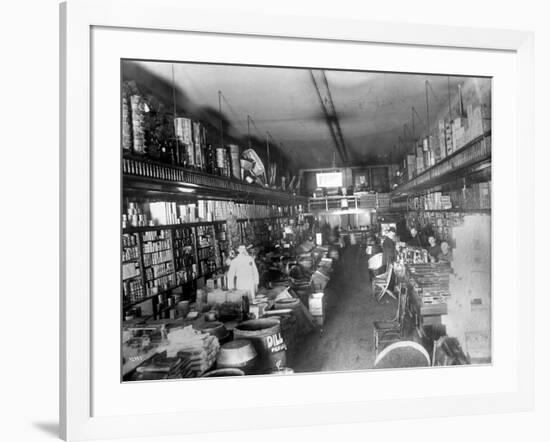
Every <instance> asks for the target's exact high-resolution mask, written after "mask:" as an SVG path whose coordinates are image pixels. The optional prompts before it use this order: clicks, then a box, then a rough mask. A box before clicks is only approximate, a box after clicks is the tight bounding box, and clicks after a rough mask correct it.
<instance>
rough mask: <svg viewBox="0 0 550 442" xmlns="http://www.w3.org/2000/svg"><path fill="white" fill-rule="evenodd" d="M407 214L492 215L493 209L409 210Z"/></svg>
mask: <svg viewBox="0 0 550 442" xmlns="http://www.w3.org/2000/svg"><path fill="white" fill-rule="evenodd" d="M405 211H406V212H417V213H418V212H426V213H429V212H436V213H488V214H490V213H491V209H407V210H405Z"/></svg>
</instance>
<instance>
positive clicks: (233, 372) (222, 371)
mask: <svg viewBox="0 0 550 442" xmlns="http://www.w3.org/2000/svg"><path fill="white" fill-rule="evenodd" d="M244 375H245V373H244V371H242V370H239V369H238V368H219V369H217V370H211V371H207V372H206V373H204V374H203V375H202V376H201V377H202V378H219V377H225V376H244Z"/></svg>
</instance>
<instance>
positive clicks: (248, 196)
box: [123, 158, 307, 204]
mask: <svg viewBox="0 0 550 442" xmlns="http://www.w3.org/2000/svg"><path fill="white" fill-rule="evenodd" d="M123 161H124V168H123V189H124V192H126V193H134V192H137V193H140V194H148V195H151V194H155V193H156V194H158V193H161V194H170V195H178V196H179V197H184V198H189V197H197V198H215V199H227V200H234V201H243V202H244V201H250V200H255V201H257V202H259V201H262V202H266V203H274V204H275V203H282V204H304V203H305V202H306V201H307V200H306V198H304V197H302V196H299V195H293V194H290V193H287V192H284V191H280V190H275V189H270V188H266V187H261V186H259V185H254V184H247V183H245V182H242V181H239V180H236V179H233V178H227V177H221V176H217V175H211V174H208V173H205V172H200V171H196V170H190V169H186V168H182V167H178V166H172V165H168V164H162V163H156V162H150V161H142V160H136V159H132V158H125V159H124V160H123Z"/></svg>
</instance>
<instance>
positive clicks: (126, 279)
mask: <svg viewBox="0 0 550 442" xmlns="http://www.w3.org/2000/svg"><path fill="white" fill-rule="evenodd" d="M139 277H141V274H137V275H134V276H128V277H127V278H122V282H124V281H129V280H130V279H134V278H139Z"/></svg>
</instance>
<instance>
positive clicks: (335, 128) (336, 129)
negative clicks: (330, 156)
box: [309, 69, 349, 165]
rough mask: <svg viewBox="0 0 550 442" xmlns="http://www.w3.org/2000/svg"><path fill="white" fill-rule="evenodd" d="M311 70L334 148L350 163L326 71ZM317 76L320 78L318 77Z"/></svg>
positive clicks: (344, 161)
mask: <svg viewBox="0 0 550 442" xmlns="http://www.w3.org/2000/svg"><path fill="white" fill-rule="evenodd" d="M309 72H310V74H311V82H312V83H313V86H314V88H315V91H316V92H317V97H318V98H319V103H320V104H321V109H322V111H323V115H324V116H325V121H326V123H327V125H328V128H329V130H330V135H331V137H332V141H333V142H334V149H335V150H336V153H337V154H338V156H339V157H340V159H341V160H342V163H343V164H344V165H347V164H348V163H349V155H348V149H347V146H346V142H345V140H344V135H343V133H342V128H341V126H340V121H339V120H338V115H337V114H336V108H335V106H334V101H333V99H332V94H331V92H330V88H329V85H328V81H327V76H326V74H325V71H324V70H316V71H313V70H311V69H310V71H309ZM316 74H317V75H316ZM316 76H317V77H318V78H316Z"/></svg>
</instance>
